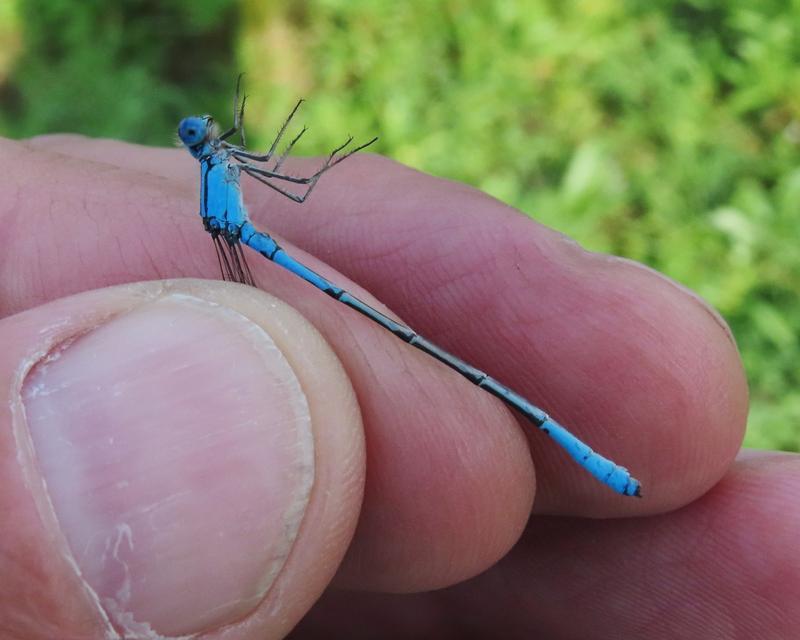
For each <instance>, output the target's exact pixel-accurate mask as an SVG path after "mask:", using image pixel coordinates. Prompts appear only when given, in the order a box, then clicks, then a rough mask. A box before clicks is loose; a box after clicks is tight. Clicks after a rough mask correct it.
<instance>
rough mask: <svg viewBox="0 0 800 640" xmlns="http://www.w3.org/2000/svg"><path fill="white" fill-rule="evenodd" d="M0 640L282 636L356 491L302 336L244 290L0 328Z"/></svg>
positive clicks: (315, 356)
mask: <svg viewBox="0 0 800 640" xmlns="http://www.w3.org/2000/svg"><path fill="white" fill-rule="evenodd" d="M0 381H1V384H2V389H3V394H4V395H5V399H4V401H3V402H2V409H1V410H0V478H1V479H2V481H0V512H2V513H3V514H4V517H3V518H2V519H0V540H2V552H0V575H2V576H3V579H2V580H0V629H2V630H3V633H2V635H3V637H14V638H23V637H24V638H27V639H30V640H36V639H39V638H41V639H47V640H49V639H51V638H55V637H58V638H99V637H111V636H112V635H113V637H117V634H121V635H124V636H125V637H134V636H135V637H145V636H146V637H151V636H152V637H156V634H157V635H158V637H162V636H166V637H179V636H180V637H186V636H190V635H193V634H197V633H204V634H205V635H203V637H204V638H206V637H207V638H210V639H212V638H221V637H225V638H231V639H237V638H238V639H243V640H244V639H249V638H259V639H260V638H280V637H283V636H284V635H285V634H286V633H287V632H288V630H289V629H290V628H291V627H292V626H293V625H294V624H295V623H296V622H297V620H298V619H299V618H300V617H301V616H302V615H303V613H304V612H305V611H306V610H307V609H308V608H309V607H310V606H311V604H312V603H313V601H314V600H315V599H316V597H317V596H318V595H319V594H320V593H321V591H322V590H323V588H324V587H325V585H326V584H327V582H328V581H329V580H330V578H331V577H332V575H333V573H334V571H335V570H336V567H337V565H338V563H339V561H340V559H341V557H342V555H343V553H344V551H345V549H346V547H347V544H348V542H349V539H350V536H351V534H352V532H353V530H354V528H355V523H356V519H357V514H358V510H359V506H360V501H361V494H362V486H363V473H364V466H363V440H362V431H361V425H360V420H359V414H358V409H357V406H356V403H355V399H354V395H353V392H352V389H351V387H350V385H349V383H348V381H347V379H346V377H345V375H344V372H343V371H342V368H341V366H340V364H339V362H338V361H337V359H336V358H335V356H334V355H333V353H332V352H331V351H330V349H329V348H328V347H327V345H326V344H325V343H324V341H323V340H322V339H321V337H320V336H319V334H318V333H317V332H316V331H314V330H313V329H312V328H311V327H310V325H308V324H307V323H306V322H304V321H303V319H302V318H301V317H299V315H298V314H297V313H296V312H294V311H293V310H292V309H290V308H289V307H287V306H286V305H284V304H283V303H281V302H280V301H278V300H275V299H274V298H271V297H269V296H267V295H266V294H263V293H260V292H257V291H255V290H252V289H248V288H244V287H231V286H226V285H222V284H215V283H208V282H200V281H180V282H176V281H173V282H151V283H146V284H139V285H128V286H123V287H117V288H112V289H102V290H97V291H92V292H88V293H84V294H80V295H78V296H75V297H72V298H66V299H61V300H58V301H56V302H53V303H51V304H48V305H45V306H42V307H37V308H34V309H31V310H29V311H27V312H24V313H21V314H18V315H15V316H11V317H8V318H5V319H3V320H2V321H0Z"/></svg>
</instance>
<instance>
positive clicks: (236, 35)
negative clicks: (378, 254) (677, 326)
mask: <svg viewBox="0 0 800 640" xmlns="http://www.w3.org/2000/svg"><path fill="white" fill-rule="evenodd" d="M17 6H18V17H19V24H20V30H21V31H22V34H23V36H22V43H23V44H22V53H21V54H20V56H19V57H18V58H17V61H16V64H15V66H14V67H13V69H12V72H11V75H10V76H9V77H8V78H7V79H6V80H5V82H4V86H3V89H2V96H3V98H2V99H3V102H2V106H3V109H2V113H0V127H2V131H4V132H5V133H6V134H7V135H13V136H21V135H29V134H32V133H40V132H45V131H53V130H71V131H80V132H85V133H90V134H93V135H109V136H115V137H120V138H125V139H130V140H136V141H140V142H148V143H153V142H156V143H159V144H167V143H168V141H169V140H170V138H171V136H172V132H173V131H174V125H175V121H176V119H177V118H178V117H179V116H180V115H181V114H183V113H190V112H201V111H210V112H214V113H216V114H218V116H219V117H220V118H221V119H224V118H225V117H228V116H229V114H228V112H229V110H230V105H229V101H230V94H231V86H232V84H233V78H234V76H235V71H236V70H237V69H244V70H245V71H247V73H248V76H247V89H248V93H249V94H250V98H249V104H250V108H249V112H248V132H249V134H250V140H251V142H257V143H260V144H265V143H266V142H267V140H268V138H269V137H270V135H271V134H272V133H273V132H274V130H275V129H276V128H277V126H278V125H279V124H280V122H281V121H282V118H283V117H284V115H285V113H286V112H287V111H288V109H289V107H290V106H291V105H292V103H293V101H294V100H295V99H296V97H297V96H299V95H302V96H305V97H307V98H311V100H310V101H309V103H308V104H307V105H306V106H305V107H304V108H305V109H306V111H305V115H304V117H303V118H302V119H301V121H303V122H305V123H307V124H309V125H310V126H311V128H312V131H311V134H310V135H309V134H307V135H306V138H305V139H304V142H306V141H307V142H308V144H307V145H306V147H305V151H306V152H309V153H310V152H323V151H325V150H327V149H328V148H329V147H331V146H332V145H335V143H337V142H339V140H340V138H341V137H342V134H346V133H348V132H352V133H354V134H356V135H359V136H362V137H366V136H369V135H372V134H373V133H375V134H378V135H379V136H380V137H381V140H380V145H381V148H380V149H379V150H380V151H382V152H384V153H386V154H388V155H390V156H393V157H395V158H396V159H398V160H400V161H402V162H406V163H408V164H411V165H413V166H415V167H418V168H420V169H423V170H425V171H428V172H431V173H435V174H438V175H442V176H447V177H450V178H454V179H457V180H463V181H465V182H468V183H471V184H474V185H476V186H478V187H479V188H481V189H484V190H486V191H488V192H489V193H491V194H493V195H495V196H497V197H498V198H500V199H502V200H504V201H506V202H509V203H510V204H513V205H514V206H517V207H519V208H520V209H522V210H523V211H525V212H526V213H528V214H530V215H531V216H533V217H535V218H537V219H538V220H540V221H542V222H544V223H545V224H548V225H550V226H552V227H555V228H557V229H559V230H561V231H564V232H565V233H567V234H569V235H571V236H573V237H575V238H576V239H577V240H578V241H580V242H581V243H582V244H583V245H584V246H586V247H587V248H589V249H593V250H597V251H604V252H611V253H616V254H619V255H624V256H627V257H630V258H633V259H635V260H640V261H642V262H645V263H647V264H649V265H651V266H652V267H654V268H656V269H658V270H660V271H663V272H665V273H666V274H668V275H670V276H671V277H673V278H675V279H676V280H678V281H679V282H682V283H683V284H685V285H687V286H689V287H691V288H692V289H695V290H696V291H698V292H699V293H700V294H701V295H702V296H704V297H705V298H706V299H708V300H709V301H710V302H711V303H712V304H714V305H715V306H716V307H717V308H718V309H719V310H720V311H721V312H722V314H723V315H724V316H725V318H726V319H727V320H728V321H729V322H730V324H731V326H732V327H733V330H734V333H735V334H736V337H737V340H738V343H739V346H740V349H741V351H742V354H743V357H744V360H745V364H746V367H747V370H748V376H749V379H750V383H751V391H752V395H751V400H752V409H751V421H750V428H749V431H748V444H750V445H752V446H759V447H776V448H782V449H788V450H795V451H796V450H800V386H799V385H798V382H800V373H799V372H798V365H797V363H798V361H800V343H799V342H798V335H800V301H799V300H800V296H799V295H798V294H800V251H798V242H797V239H796V234H797V229H798V220H799V217H800V216H799V215H798V214H799V212H800V1H799V0H782V1H778V0H762V1H760V2H758V3H754V2H750V1H747V0H683V1H677V0H661V1H657V2H652V1H651V2H645V1H644V0H629V1H627V2H614V1H611V0H569V1H561V2H559V1H558V0H549V1H548V0H530V1H518V2H493V1H491V0H483V1H478V2H474V1H470V2H468V1H467V0H438V1H431V0H408V1H407V2H400V3H398V2H394V1H390V0H305V1H300V2H289V3H286V2H278V1H277V0H268V1H266V2H265V1H264V0H240V1H239V2H234V1H233V0H228V1H226V2H220V1H212V0H207V1H206V0H204V1H199V0H185V1H179V0H171V1H170V2H160V3H156V2H155V0H153V1H152V2H147V1H145V0H138V1H136V2H134V1H130V2H116V3H114V2H112V3H104V2H100V1H99V0H95V1H86V2H83V3H80V4H78V3H74V2H71V1H70V0H47V1H45V0H19V2H18V5H17ZM67 7H69V9H68V10H67ZM123 7H124V9H123ZM190 7H191V9H190ZM0 17H1V16H0ZM0 34H2V29H0ZM0 62H1V61H0ZM2 69H3V66H2V65H0V72H2Z"/></svg>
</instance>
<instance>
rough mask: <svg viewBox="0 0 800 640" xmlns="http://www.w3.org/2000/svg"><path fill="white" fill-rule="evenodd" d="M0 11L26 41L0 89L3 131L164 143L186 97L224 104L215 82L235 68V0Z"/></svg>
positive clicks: (141, 0) (224, 80)
mask: <svg viewBox="0 0 800 640" xmlns="http://www.w3.org/2000/svg"><path fill="white" fill-rule="evenodd" d="M0 2H3V3H6V2H9V0H0ZM12 6H13V7H14V8H16V11H15V13H14V15H13V16H12V14H11V10H10V9H9V7H12ZM3 12H4V13H5V14H6V15H2V14H0V20H3V21H4V23H6V24H7V23H8V22H9V21H10V20H11V19H14V20H15V22H16V24H17V25H18V29H19V35H20V37H21V41H22V51H21V53H20V55H19V56H18V57H17V58H16V60H15V61H14V65H13V67H12V69H11V77H10V78H7V79H6V82H5V83H4V85H3V87H2V89H0V100H2V103H1V104H2V110H0V129H2V131H3V132H4V133H5V134H6V135H11V136H13V137H23V136H29V135H35V134H40V133H49V132H56V131H74V132H80V133H87V134H90V135H96V136H109V137H112V136H113V137H118V138H123V139H127V140H132V141H136V142H142V143H151V144H167V143H168V142H169V141H170V140H172V139H173V138H174V136H175V133H174V132H175V122H176V121H177V120H178V119H180V118H181V117H182V115H183V114H185V113H186V110H187V107H190V105H191V107H190V108H189V110H190V111H191V110H193V109H200V108H203V109H205V110H208V111H211V110H219V109H221V108H222V106H223V105H228V104H229V103H230V97H229V96H228V95H227V91H222V90H221V89H220V88H221V86H223V85H224V86H226V87H227V86H228V84H229V83H230V76H231V69H235V68H236V66H237V62H236V57H235V50H236V46H235V36H236V24H237V18H238V12H237V6H236V3H235V2H234V0H192V1H191V2H186V1H185V0H166V1H158V0H127V1H124V2H120V1H117V2H106V1H104V0H83V1H82V2H79V3H78V2H74V0H16V4H14V5H12V4H6V9H4V10H3ZM0 33H2V28H0ZM0 68H1V67H0Z"/></svg>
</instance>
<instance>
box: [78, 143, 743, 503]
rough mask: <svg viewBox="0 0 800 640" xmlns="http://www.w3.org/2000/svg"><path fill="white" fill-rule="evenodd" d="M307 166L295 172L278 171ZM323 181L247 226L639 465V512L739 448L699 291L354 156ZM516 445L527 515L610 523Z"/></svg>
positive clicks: (698, 488) (545, 459)
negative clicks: (529, 488)
mask: <svg viewBox="0 0 800 640" xmlns="http://www.w3.org/2000/svg"><path fill="white" fill-rule="evenodd" d="M82 152H83V153H86V154H87V156H88V157H94V158H99V157H102V158H103V159H104V161H111V162H113V163H115V164H119V165H121V166H128V167H132V168H141V167H142V166H147V167H149V168H150V169H151V170H154V171H157V172H159V173H161V174H163V175H166V176H170V177H171V178H173V179H176V180H187V179H190V178H189V177H188V176H187V171H186V169H185V165H184V164H183V163H176V162H175V158H173V157H171V155H169V152H167V151H161V152H160V153H161V154H162V155H161V156H160V157H158V158H154V159H153V158H148V159H147V164H146V165H145V160H144V157H143V155H140V154H137V153H133V154H131V153H128V151H127V150H125V151H123V150H122V149H120V148H116V147H114V146H113V145H112V146H108V145H104V144H103V143H102V142H101V143H96V146H95V147H91V146H90V147H84V148H83V150H82ZM313 166H314V161H308V160H296V161H295V164H294V166H293V167H292V168H291V170H293V171H295V172H296V173H298V174H302V172H303V171H304V170H305V171H307V170H308V169H309V168H310V167H313ZM179 167H180V168H179ZM326 179H327V182H324V183H323V184H321V185H320V187H319V190H320V192H321V193H317V194H316V196H317V197H314V198H312V199H310V200H309V201H308V202H307V203H305V204H304V206H303V207H302V208H301V207H298V206H297V205H295V204H294V203H291V202H289V201H287V200H285V199H284V198H281V197H279V196H277V195H276V194H273V193H271V192H269V190H266V189H250V191H249V192H248V193H247V195H248V196H249V198H250V199H251V200H252V201H253V202H254V204H252V205H251V207H250V208H251V211H252V214H253V217H254V218H255V219H257V220H260V221H263V222H264V223H265V224H266V226H267V227H268V228H269V229H270V230H274V231H275V232H277V233H279V234H280V235H282V236H283V237H286V238H287V239H288V240H290V241H291V242H293V243H294V244H296V245H297V246H299V247H301V248H303V249H304V250H306V251H309V252H311V253H313V254H315V255H317V256H320V257H323V258H324V259H325V261H326V262H327V263H328V264H330V265H331V266H333V267H335V268H336V269H337V270H339V271H340V272H342V273H343V274H345V275H347V276H348V277H350V278H352V279H353V280H356V281H357V282H359V283H360V284H361V285H363V286H364V287H366V288H367V289H368V290H370V291H371V292H372V293H374V294H375V295H376V296H377V297H378V298H380V299H381V300H382V301H383V302H385V303H386V304H387V305H389V306H390V307H391V308H392V309H394V310H395V311H397V312H398V313H399V314H400V315H401V316H402V317H403V318H405V319H407V320H408V321H409V323H410V324H411V325H412V326H413V327H414V328H415V329H416V330H418V331H419V332H420V333H422V334H424V335H426V336H428V337H430V338H432V339H434V340H435V341H436V342H437V343H439V344H441V345H442V346H443V347H445V348H446V349H449V350H451V351H454V352H455V353H457V354H459V355H460V356H462V357H464V358H465V359H466V360H468V361H469V362H470V363H471V364H474V365H476V366H478V367H480V368H482V369H484V370H485V371H487V372H489V373H490V375H493V376H494V377H496V378H499V379H500V380H501V381H503V382H506V383H507V384H509V385H510V386H512V387H513V388H514V389H515V390H518V391H520V392H522V393H523V394H525V395H527V397H528V398H530V399H531V400H532V401H534V402H536V403H537V404H539V405H540V406H543V408H545V409H546V410H548V411H549V412H550V413H551V414H553V415H554V416H555V417H556V418H558V419H560V420H561V422H562V423H564V424H566V425H569V426H570V428H573V429H574V430H575V431H576V432H578V433H580V434H592V435H593V436H595V438H594V439H592V438H590V437H589V436H586V437H587V439H589V440H592V441H593V442H597V443H598V444H597V446H596V447H595V448H596V449H601V445H600V444H599V443H604V446H603V447H602V450H603V451H604V452H608V453H609V455H611V454H613V457H614V459H615V460H617V461H621V462H622V463H623V464H626V465H627V466H628V467H629V468H632V469H636V467H638V469H642V468H645V471H639V470H638V469H636V473H639V474H640V475H642V476H643V477H644V478H645V479H647V480H649V482H647V486H646V488H645V491H646V492H647V493H648V497H649V498H651V500H648V502H650V504H651V505H656V504H658V505H659V507H660V508H671V507H675V506H679V505H680V504H683V503H684V502H686V500H687V498H688V496H689V495H692V494H694V495H699V494H700V493H702V492H703V491H705V490H706V489H708V488H709V487H710V486H712V485H713V484H714V483H715V482H716V480H717V479H719V478H720V477H721V475H722V473H723V472H724V470H725V469H726V468H727V467H728V465H729V464H730V462H731V460H732V459H733V456H734V455H735V453H736V451H737V450H738V447H739V444H740V442H741V437H742V434H743V431H744V425H745V417H746V411H747V386H746V382H745V379H744V374H743V370H742V366H741V361H740V359H739V356H738V353H737V350H736V346H735V342H734V340H733V337H732V335H731V333H730V330H729V329H728V327H727V325H726V324H725V321H724V320H723V319H722V318H721V317H720V316H719V315H718V314H717V313H716V312H715V311H714V310H713V309H712V308H711V307H710V306H709V305H707V304H706V303H705V302H704V301H702V300H701V299H700V298H699V297H698V296H697V295H696V294H693V293H692V292H690V291H688V290H687V289H685V288H682V287H680V286H679V285H677V284H676V283H675V282H673V281H671V280H669V279H667V278H666V277H664V276H662V275H661V274H658V273H657V272H654V271H652V270H649V269H647V268H645V267H643V266H642V265H640V264H638V263H634V262H631V261H624V260H621V259H618V258H614V257H611V256H605V255H600V254H594V253H590V252H586V251H584V250H582V249H581V248H580V247H579V246H578V245H577V244H576V243H574V242H572V241H570V240H569V239H568V238H566V237H565V236H563V235H561V234H559V233H557V232H554V231H552V230H550V229H548V228H546V227H544V226H542V225H539V224H536V223H535V222H533V221H531V220H529V219H527V218H525V217H523V216H521V215H519V213H518V212H516V211H515V210H513V209H511V208H510V207H507V206H505V205H503V204H502V203H500V202H498V201H496V200H494V199H493V198H490V197H488V196H486V195H484V194H481V193H480V192H477V191H476V190H474V189H471V188H469V187H467V186H465V185H461V184H458V183H453V182H447V181H442V180H437V179H435V178H433V177H431V176H427V175H425V174H422V173H419V172H417V171H414V170H411V169H409V168H406V167H402V166H401V165H398V164H396V163H392V162H391V161H388V160H386V159H384V158H380V157H378V156H372V155H364V156H362V157H354V158H352V159H350V160H348V161H347V163H345V164H343V165H342V166H341V167H339V168H337V170H336V174H335V175H333V174H331V175H329V176H326ZM526 433H528V434H530V438H531V439H533V440H534V441H536V446H534V447H533V454H534V458H535V461H536V465H537V469H539V470H540V473H539V477H540V483H541V484H544V485H545V490H544V491H542V490H540V491H539V493H538V494H537V506H538V508H539V510H540V511H546V512H569V513H576V512H577V513H584V514H591V513H592V512H594V515H607V512H606V511H605V507H604V506H601V507H600V508H599V510H596V509H595V508H594V507H593V506H592V502H591V501H593V499H594V496H593V495H588V496H587V493H586V492H585V491H583V490H582V489H581V488H580V486H582V484H583V483H580V482H579V483H578V485H580V486H576V482H575V480H574V478H575V474H573V473H571V471H570V467H569V465H571V463H570V462H569V461H568V460H566V459H565V458H564V457H563V456H551V455H549V454H548V450H549V447H548V446H546V443H545V442H544V441H543V438H542V437H541V435H540V434H538V433H536V432H535V431H532V430H531V429H526ZM540 452H544V455H540ZM637 463H638V464H637ZM542 471H544V473H542ZM681 487H684V488H685V489H686V490H681V489H680V488H681ZM550 488H552V491H551V490H549V489H550ZM661 496H671V498H668V501H666V502H665V501H664V500H659V497H661ZM587 497H588V499H587ZM594 504H595V505H596V504H597V503H596V501H595V502H594ZM566 505H569V506H568V507H567V506H566Z"/></svg>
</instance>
